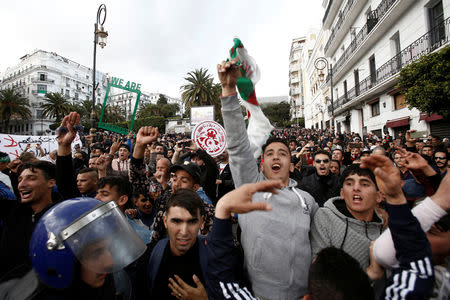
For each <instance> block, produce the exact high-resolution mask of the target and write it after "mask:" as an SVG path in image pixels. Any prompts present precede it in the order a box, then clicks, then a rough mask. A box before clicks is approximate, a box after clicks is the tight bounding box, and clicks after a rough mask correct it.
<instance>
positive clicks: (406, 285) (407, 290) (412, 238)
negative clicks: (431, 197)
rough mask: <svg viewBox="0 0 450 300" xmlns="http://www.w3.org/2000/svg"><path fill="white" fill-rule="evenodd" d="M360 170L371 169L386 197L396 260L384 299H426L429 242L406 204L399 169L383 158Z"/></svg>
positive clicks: (430, 269)
mask: <svg viewBox="0 0 450 300" xmlns="http://www.w3.org/2000/svg"><path fill="white" fill-rule="evenodd" d="M362 167H368V168H370V169H372V170H373V172H374V174H375V176H376V179H377V184H378V187H379V188H380V190H381V191H382V192H383V193H384V195H385V196H386V200H387V204H386V211H387V212H388V214H389V229H390V231H391V236H392V240H393V243H394V247H395V251H396V257H397V259H398V261H399V267H398V268H396V269H394V270H393V276H392V277H391V278H390V279H389V283H388V285H387V287H386V290H385V294H386V297H385V299H396V298H397V297H398V296H400V295H402V296H403V297H404V298H405V299H428V298H429V296H430V293H431V291H432V289H433V284H434V272H433V265H432V263H431V249H430V243H429V242H428V239H427V237H426V235H425V232H424V231H423V230H422V229H421V228H420V224H419V222H418V221H417V219H416V218H415V217H414V216H413V214H412V212H411V210H410V209H409V206H408V204H407V203H406V198H405V196H404V195H403V192H402V189H401V180H400V174H399V170H398V169H397V168H396V167H394V166H393V165H392V163H391V162H390V160H389V158H387V157H386V156H383V155H372V156H370V157H368V158H363V159H362ZM446 189H449V188H447V187H446ZM437 194H438V198H440V196H439V195H440V193H437Z"/></svg>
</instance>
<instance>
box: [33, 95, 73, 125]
mask: <svg viewBox="0 0 450 300" xmlns="http://www.w3.org/2000/svg"><path fill="white" fill-rule="evenodd" d="M44 101H45V102H46V103H44V104H42V105H41V108H42V109H43V110H42V115H43V116H46V117H48V118H55V119H56V120H55V123H59V122H61V120H62V119H63V118H64V116H65V115H67V114H68V113H69V112H70V110H71V108H72V105H71V104H70V102H69V101H68V100H67V99H66V97H64V96H63V95H62V94H60V93H47V94H45V98H44Z"/></svg>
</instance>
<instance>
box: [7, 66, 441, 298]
mask: <svg viewBox="0 0 450 300" xmlns="http://www.w3.org/2000/svg"><path fill="white" fill-rule="evenodd" d="M218 73H219V79H220V80H221V82H222V115H223V120H224V127H225V130H226V133H227V150H225V151H224V152H223V153H222V154H220V155H218V156H216V157H211V156H210V155H209V154H208V153H207V152H206V151H205V150H202V149H199V148H198V147H197V146H196V145H195V143H194V142H193V141H192V140H191V139H190V138H189V136H188V135H185V134H161V133H159V132H158V129H157V128H154V127H142V128H140V130H139V131H138V132H137V133H133V132H130V134H129V135H127V136H121V135H119V134H115V133H112V132H108V131H101V130H98V131H96V130H95V129H92V130H91V131H90V133H89V134H87V135H83V134H81V140H82V146H76V147H74V148H73V149H72V147H71V144H72V142H73V140H74V138H75V136H76V134H77V131H76V128H77V125H78V124H79V120H80V116H79V115H78V114H77V113H75V112H72V113H70V114H69V115H67V116H65V117H64V119H63V121H62V123H61V127H60V128H59V129H58V149H57V150H55V151H53V152H51V153H50V154H49V155H47V156H44V154H43V153H44V152H43V151H39V153H40V154H39V155H38V157H36V156H35V154H34V153H33V152H31V151H28V150H29V148H30V147H27V148H26V149H25V151H24V152H23V153H22V154H21V155H20V157H19V158H18V159H15V160H12V161H11V160H10V158H9V156H8V155H7V154H6V153H2V152H1V153H0V171H1V172H0V205H1V208H0V229H1V239H0V255H1V258H0V298H2V299H83V298H84V299H256V298H258V299H302V298H303V299H381V298H383V299H400V298H402V297H403V298H405V299H448V298H446V297H449V293H450V273H449V270H450V260H449V255H450V230H449V229H450V217H449V216H448V214H447V213H448V211H449V209H450V175H447V173H448V172H447V171H448V167H449V164H448V155H449V150H450V143H449V140H448V138H447V137H443V138H442V137H438V136H434V135H430V136H428V137H427V138H425V139H414V138H412V137H411V133H413V131H406V132H404V133H399V134H398V136H395V137H392V136H390V135H389V134H385V135H384V136H383V137H381V136H376V135H374V134H372V133H368V134H367V135H364V136H360V135H359V134H357V133H346V132H343V133H337V132H333V131H331V130H317V129H306V128H299V127H293V128H285V129H276V130H274V131H273V132H272V133H271V137H270V138H269V139H268V140H267V142H266V143H265V144H264V145H263V146H262V155H261V156H260V157H259V159H257V160H255V159H254V156H253V153H252V152H251V150H250V149H251V148H250V144H249V141H248V137H247V134H246V129H245V123H244V119H243V117H242V111H241V107H240V104H239V101H238V99H237V94H236V88H235V84H236V80H237V77H238V76H239V74H238V73H237V71H236V69H235V68H233V62H227V63H223V64H221V65H219V66H218ZM38 148H39V147H38ZM94 198H95V199H94ZM403 298H402V299H403Z"/></svg>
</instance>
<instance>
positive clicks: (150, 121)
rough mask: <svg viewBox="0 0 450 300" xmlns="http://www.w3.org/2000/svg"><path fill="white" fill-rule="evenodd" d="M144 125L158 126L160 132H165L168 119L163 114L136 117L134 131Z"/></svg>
mask: <svg viewBox="0 0 450 300" xmlns="http://www.w3.org/2000/svg"><path fill="white" fill-rule="evenodd" d="M143 126H153V127H158V129H159V132H164V129H165V127H166V119H165V118H164V117H163V116H149V117H145V118H139V119H136V121H135V122H134V128H133V131H134V132H138V131H139V129H140V128H141V127H143Z"/></svg>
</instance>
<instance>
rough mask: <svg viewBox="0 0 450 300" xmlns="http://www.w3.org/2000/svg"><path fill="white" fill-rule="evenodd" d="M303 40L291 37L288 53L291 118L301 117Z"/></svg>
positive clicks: (302, 100) (303, 38)
mask: <svg viewBox="0 0 450 300" xmlns="http://www.w3.org/2000/svg"><path fill="white" fill-rule="evenodd" d="M305 42H306V38H305V37H300V38H296V39H293V40H292V44H291V53H290V55H289V105H290V106H291V116H292V119H297V118H303V107H304V95H303V90H304V85H303V70H302V67H301V66H302V64H301V58H302V51H303V47H304V45H305Z"/></svg>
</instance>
